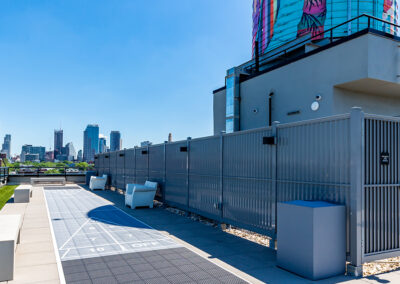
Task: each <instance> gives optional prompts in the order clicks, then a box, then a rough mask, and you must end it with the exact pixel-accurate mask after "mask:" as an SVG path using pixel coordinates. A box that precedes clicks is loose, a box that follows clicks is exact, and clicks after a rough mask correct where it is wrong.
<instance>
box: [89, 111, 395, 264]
mask: <svg viewBox="0 0 400 284" xmlns="http://www.w3.org/2000/svg"><path fill="white" fill-rule="evenodd" d="M399 128H400V120H399V119H393V118H384V117H377V116H369V115H367V116H365V117H364V113H363V112H362V111H361V110H360V109H357V108H355V109H353V110H352V113H351V114H350V115H341V116H334V117H329V118H324V119H317V120H311V121H304V122H297V123H289V124H282V125H281V124H279V123H276V124H274V125H273V126H271V127H268V128H261V129H256V130H251V131H242V132H237V133H232V134H223V135H220V136H211V137H204V138H199V139H188V140H185V141H178V142H173V143H164V144H159V145H153V146H149V147H141V148H135V149H128V150H124V151H121V152H119V153H122V152H123V153H124V159H118V157H116V160H117V164H118V165H116V169H113V167H114V166H115V165H114V164H113V162H112V159H111V163H110V162H109V161H110V158H107V155H112V154H113V153H106V154H100V155H97V162H96V168H97V169H98V171H99V173H101V172H103V173H108V174H111V175H113V173H114V172H115V171H116V172H117V175H116V177H117V178H116V179H112V183H111V184H112V185H113V186H115V187H120V188H124V187H125V184H126V183H133V182H136V183H144V182H145V181H146V180H147V179H149V180H153V181H157V182H158V183H159V184H160V186H161V191H160V192H159V193H158V197H159V198H160V199H162V200H164V202H166V203H167V204H169V205H172V206H177V207H179V208H182V209H185V210H189V211H191V212H195V213H198V214H202V215H204V216H206V217H209V218H213V219H216V220H219V221H221V222H225V223H229V224H232V225H236V226H240V227H243V228H247V229H250V230H253V231H257V232H261V233H264V234H267V235H269V236H271V237H272V238H275V232H276V219H277V218H278V217H279V216H277V215H276V213H277V212H276V204H277V202H280V201H288V200H296V199H301V200H325V201H329V202H334V203H338V204H344V205H345V206H346V208H347V219H346V223H347V253H348V256H349V257H348V260H349V261H351V263H352V265H354V266H356V267H360V265H361V264H362V263H363V262H365V261H367V260H373V259H377V258H382V257H385V256H392V255H399V254H400V253H399V249H400V223H399V222H400V218H399V214H400V213H399V212H400V199H399V198H400V182H399V180H398V179H399V166H400V165H399V161H400V157H399V155H400V152H399V142H400V133H399V132H400V131H399ZM382 159H389V162H388V164H385V163H386V162H385V161H386V160H384V161H383V162H382ZM122 163H123V167H122ZM110 165H111V168H110ZM122 172H123V174H121V173H122Z"/></svg>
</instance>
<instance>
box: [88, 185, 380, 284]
mask: <svg viewBox="0 0 400 284" xmlns="http://www.w3.org/2000/svg"><path fill="white" fill-rule="evenodd" d="M83 187H84V188H86V189H88V188H87V187H85V186H83ZM93 193H94V194H96V195H98V196H101V197H103V198H105V199H106V200H108V201H110V202H112V203H114V204H115V206H117V207H118V208H120V209H121V210H123V211H124V212H126V213H128V214H130V215H132V216H133V217H135V218H137V219H139V220H140V221H142V222H144V223H146V224H148V225H149V226H151V227H152V228H154V229H156V230H159V231H164V232H167V233H168V234H170V235H172V236H174V237H176V238H178V239H180V240H182V241H183V242H185V243H187V244H188V245H189V246H193V247H195V248H197V249H199V250H201V251H203V252H205V253H207V254H208V255H209V258H210V259H218V260H220V261H222V262H224V263H226V264H229V265H230V266H232V267H234V268H236V269H238V270H240V271H242V272H243V273H246V274H248V275H250V276H252V277H254V278H255V279H257V280H259V281H262V282H265V283H314V282H313V281H310V280H307V279H304V278H302V277H300V276H297V275H295V274H292V273H290V272H288V271H285V270H283V269H280V268H278V267H277V266H276V253H275V250H273V249H270V248H267V247H265V246H262V245H259V244H256V243H253V242H251V241H248V240H245V239H242V238H240V237H237V236H234V235H231V234H228V233H225V232H223V231H221V230H220V229H219V228H215V227H212V226H207V225H205V224H202V223H200V222H197V221H194V220H191V219H190V218H187V217H184V216H180V215H177V214H173V213H171V212H169V211H167V210H164V209H162V208H153V209H148V208H143V209H135V210H132V209H130V208H127V207H125V205H124V196H123V195H121V194H119V193H117V192H115V191H110V190H106V191H94V192H93ZM100 210H101V209H100V208H99V210H97V211H98V212H101V211H100ZM98 212H96V210H93V211H91V212H90V213H89V214H90V215H91V216H92V217H94V218H96V219H97V218H98ZM89 217H90V216H89ZM101 219H104V216H103V217H102V218H101ZM106 220H107V219H106ZM110 222H112V223H114V224H115V220H110ZM118 224H119V223H118ZM121 225H123V226H126V225H128V226H129V224H126V225H125V224H121ZM371 280H372V279H371ZM374 280H376V281H377V282H378V283H383V282H380V281H378V279H374ZM347 281H355V282H359V281H361V282H360V283H365V282H364V281H363V280H362V279H355V278H353V277H348V276H344V275H343V276H338V277H333V278H329V279H325V280H320V281H316V283H343V282H347Z"/></svg>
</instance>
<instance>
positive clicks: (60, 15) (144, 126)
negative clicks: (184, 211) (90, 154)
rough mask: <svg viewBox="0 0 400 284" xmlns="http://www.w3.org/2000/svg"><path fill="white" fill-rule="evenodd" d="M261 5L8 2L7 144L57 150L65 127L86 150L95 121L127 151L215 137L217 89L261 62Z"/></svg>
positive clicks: (1, 84) (3, 87) (0, 40)
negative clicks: (256, 31) (255, 17)
mask: <svg viewBox="0 0 400 284" xmlns="http://www.w3.org/2000/svg"><path fill="white" fill-rule="evenodd" d="M149 3H151V4H149ZM251 3H252V1H251V0H229V1H226V0H197V1H195V0H170V1H167V0H158V1H145V0H142V1H138V0H136V1H135V0H130V1H121V0H119V1H98V0H96V1H94V0H93V1H82V0H79V1H71V0H68V1H52V0H50V1H14V0H11V1H2V5H1V9H0V62H1V68H0V101H1V109H0V117H1V119H0V139H1V143H2V139H3V137H4V135H5V134H6V133H9V134H11V135H12V153H14V154H16V153H18V154H19V153H20V151H21V146H22V145H23V144H33V145H42V146H46V150H48V148H49V147H50V146H51V147H52V148H53V131H54V129H56V128H59V127H60V126H61V127H62V129H63V130H64V143H66V142H70V141H72V142H73V143H74V145H75V148H76V149H77V150H78V149H81V148H82V143H83V130H84V129H85V127H86V125H87V124H89V123H97V124H99V126H100V133H103V134H105V135H106V136H107V137H109V134H110V131H111V130H119V131H121V135H122V139H123V147H124V148H130V147H133V146H134V145H137V144H139V142H140V141H144V140H150V141H152V142H154V143H160V142H163V141H164V140H166V139H167V136H168V133H169V132H171V133H172V136H173V139H174V140H180V139H186V137H188V136H191V137H193V138H195V137H201V136H208V135H212V132H213V120H212V91H213V90H214V89H216V88H219V87H221V86H223V85H224V76H225V72H226V70H227V69H228V68H230V67H233V66H235V65H239V64H241V63H243V62H245V61H247V60H249V59H250V57H251V8H252V7H251ZM1 143H0V144H1Z"/></svg>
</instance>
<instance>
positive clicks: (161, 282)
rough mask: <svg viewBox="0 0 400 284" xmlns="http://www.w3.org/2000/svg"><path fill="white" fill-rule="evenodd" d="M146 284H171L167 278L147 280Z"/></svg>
mask: <svg viewBox="0 0 400 284" xmlns="http://www.w3.org/2000/svg"><path fill="white" fill-rule="evenodd" d="M145 282H146V284H169V283H171V282H169V281H168V280H167V279H166V278H163V277H159V278H152V279H146V280H145Z"/></svg>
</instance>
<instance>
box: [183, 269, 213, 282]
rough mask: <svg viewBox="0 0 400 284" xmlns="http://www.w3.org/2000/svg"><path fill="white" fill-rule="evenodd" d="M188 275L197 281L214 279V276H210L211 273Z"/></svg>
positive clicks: (199, 272) (201, 272)
mask: <svg viewBox="0 0 400 284" xmlns="http://www.w3.org/2000/svg"><path fill="white" fill-rule="evenodd" d="M187 275H188V276H189V277H190V278H192V279H193V280H196V281H197V280H203V279H207V278H213V277H212V275H210V274H209V273H207V272H205V271H193V272H189V273H187Z"/></svg>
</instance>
